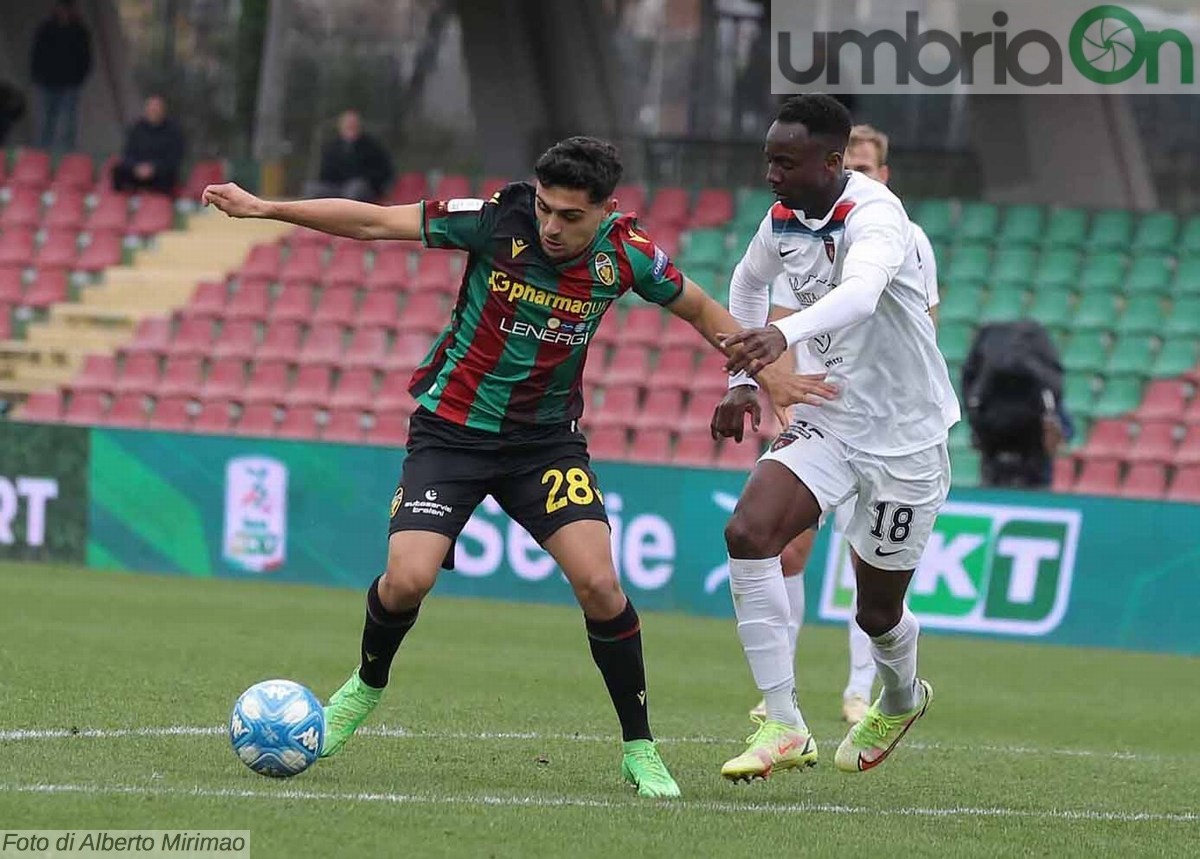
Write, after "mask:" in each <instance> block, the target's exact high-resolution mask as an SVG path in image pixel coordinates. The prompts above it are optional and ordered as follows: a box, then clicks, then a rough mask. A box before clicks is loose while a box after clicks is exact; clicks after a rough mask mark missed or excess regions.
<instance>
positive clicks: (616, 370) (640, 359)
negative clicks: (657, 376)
mask: <svg viewBox="0 0 1200 859" xmlns="http://www.w3.org/2000/svg"><path fill="white" fill-rule="evenodd" d="M649 377H650V352H649V350H648V349H646V347H645V346H633V345H630V346H621V347H618V349H617V351H616V352H615V353H614V354H613V357H612V361H611V362H610V363H609V365H608V367H607V368H606V369H605V372H604V382H605V384H606V385H642V384H644V383H645V382H646V381H647V380H648V379H649Z"/></svg>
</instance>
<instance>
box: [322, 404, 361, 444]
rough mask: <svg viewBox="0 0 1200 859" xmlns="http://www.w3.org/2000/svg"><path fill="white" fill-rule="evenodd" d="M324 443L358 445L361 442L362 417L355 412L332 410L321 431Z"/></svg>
mask: <svg viewBox="0 0 1200 859" xmlns="http://www.w3.org/2000/svg"><path fill="white" fill-rule="evenodd" d="M321 438H322V440H324V441H333V442H341V443H345V444H358V443H360V442H361V441H362V440H363V425H362V415H361V414H360V413H359V412H357V411H350V410H339V409H334V410H331V411H330V412H329V419H328V420H327V421H326V423H325V427H324V428H323V429H322V430H321Z"/></svg>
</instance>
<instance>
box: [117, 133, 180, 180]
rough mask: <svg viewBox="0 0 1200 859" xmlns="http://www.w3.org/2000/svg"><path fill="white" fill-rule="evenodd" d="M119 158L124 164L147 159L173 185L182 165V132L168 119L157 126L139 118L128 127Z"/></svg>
mask: <svg viewBox="0 0 1200 859" xmlns="http://www.w3.org/2000/svg"><path fill="white" fill-rule="evenodd" d="M121 159H122V161H124V162H125V163H127V164H140V163H141V162H143V161H149V162H150V163H152V164H153V165H154V169H155V173H156V174H157V175H158V176H159V177H161V178H162V179H163V180H164V181H167V180H169V181H170V184H171V185H177V184H178V182H179V168H180V166H181V165H182V164H183V132H182V131H180V130H179V126H178V125H176V124H175V122H174V121H173V120H171V119H165V120H163V122H162V124H161V125H151V124H150V123H149V122H147V121H146V120H144V119H139V120H138V121H137V122H135V123H134V124H133V126H132V127H131V128H130V129H129V136H128V137H126V138H125V150H124V151H123V152H122V153H121Z"/></svg>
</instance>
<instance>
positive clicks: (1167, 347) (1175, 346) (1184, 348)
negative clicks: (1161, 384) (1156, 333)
mask: <svg viewBox="0 0 1200 859" xmlns="http://www.w3.org/2000/svg"><path fill="white" fill-rule="evenodd" d="M1167 324H1168V326H1169V325H1170V320H1168V322H1167ZM1196 347H1197V340H1196V336H1195V335H1193V336H1192V337H1181V338H1176V339H1172V340H1167V341H1166V342H1164V343H1163V346H1162V349H1161V350H1159V353H1158V355H1157V356H1156V357H1155V359H1154V363H1153V364H1152V365H1151V366H1150V375H1152V376H1159V377H1161V376H1181V375H1183V374H1184V373H1186V372H1188V371H1189V370H1191V369H1192V368H1193V367H1194V366H1196V358H1197V354H1196Z"/></svg>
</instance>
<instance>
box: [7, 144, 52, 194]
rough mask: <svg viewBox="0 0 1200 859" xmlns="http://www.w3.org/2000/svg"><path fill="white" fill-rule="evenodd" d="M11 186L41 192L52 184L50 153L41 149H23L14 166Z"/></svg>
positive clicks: (10, 180) (10, 181) (10, 178)
mask: <svg viewBox="0 0 1200 859" xmlns="http://www.w3.org/2000/svg"><path fill="white" fill-rule="evenodd" d="M8 182H9V184H10V185H26V186H29V187H31V188H37V189H38V190H41V189H43V188H45V187H46V186H47V185H49V184H50V153H49V152H44V151H42V150H40V149H22V150H21V152H20V154H18V155H17V163H16V164H14V165H13V171H12V175H10V176H9V177H8Z"/></svg>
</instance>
